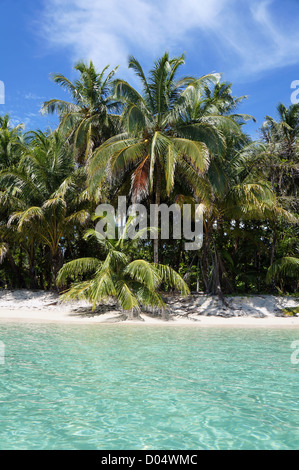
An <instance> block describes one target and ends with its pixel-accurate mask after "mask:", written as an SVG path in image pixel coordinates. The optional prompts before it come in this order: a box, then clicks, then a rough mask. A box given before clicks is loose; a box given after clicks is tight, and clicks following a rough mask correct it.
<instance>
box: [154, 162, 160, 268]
mask: <svg viewBox="0 0 299 470" xmlns="http://www.w3.org/2000/svg"><path fill="white" fill-rule="evenodd" d="M160 202H161V167H160V164H159V162H157V164H156V197H155V204H156V207H155V216H154V224H155V227H156V228H157V229H158V227H159V211H158V206H159V205H160ZM154 263H159V232H158V233H157V235H156V238H154Z"/></svg>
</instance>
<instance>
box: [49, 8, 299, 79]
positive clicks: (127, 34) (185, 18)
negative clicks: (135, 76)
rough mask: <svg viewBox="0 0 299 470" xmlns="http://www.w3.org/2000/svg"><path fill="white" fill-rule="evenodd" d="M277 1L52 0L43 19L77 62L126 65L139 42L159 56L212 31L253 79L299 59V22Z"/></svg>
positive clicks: (212, 44) (226, 56)
mask: <svg viewBox="0 0 299 470" xmlns="http://www.w3.org/2000/svg"><path fill="white" fill-rule="evenodd" d="M286 3H290V2H289V1H287V2H286ZM277 5H279V0H262V1H260V0H251V1H250V2H248V0H185V1H184V2H182V1H181V0H159V1H157V0H127V1H125V0H109V1H107V0H89V1H87V0H47V1H46V3H45V11H44V14H43V21H42V23H43V33H44V36H45V37H46V38H47V40H48V41H49V43H50V44H51V45H54V46H56V47H59V48H62V47H66V48H69V50H70V51H71V54H70V59H71V61H72V62H73V61H75V60H77V59H81V58H82V59H84V60H89V59H92V60H93V61H94V62H95V63H96V65H97V66H99V67H104V66H105V65H106V64H107V63H110V64H111V66H114V65H116V64H120V65H121V70H122V71H123V70H126V64H127V56H128V55H129V54H130V53H132V50H134V51H136V50H137V51H139V54H138V57H140V56H141V57H142V56H145V57H150V58H154V57H157V56H159V55H161V54H162V53H163V51H164V50H169V49H172V48H176V50H178V49H179V46H180V47H181V48H182V51H183V50H184V49H185V45H186V41H187V44H189V45H190V44H191V45H193V47H194V45H196V46H197V44H198V48H199V51H200V47H201V42H202V41H201V39H202V38H204V40H205V44H207V41H208V48H209V51H210V52H211V54H213V53H215V55H216V56H217V54H221V55H222V63H225V62H226V65H227V67H226V68H227V69H228V70H229V69H230V70H231V71H233V72H234V75H238V76H239V77H240V76H242V75H243V77H244V78H245V79H249V78H250V77H252V76H253V75H255V74H257V73H261V72H265V71H269V70H271V69H273V68H276V67H281V66H285V65H291V64H295V63H298V61H299V53H298V51H299V33H298V28H290V27H289V28H288V27H287V24H285V23H281V21H280V17H279V15H278V14H277V12H276V11H277ZM289 16H290V17H292V12H291V11H290V12H289ZM209 40H210V41H209ZM136 55H137V54H136ZM199 56H200V53H199ZM141 60H142V59H141Z"/></svg>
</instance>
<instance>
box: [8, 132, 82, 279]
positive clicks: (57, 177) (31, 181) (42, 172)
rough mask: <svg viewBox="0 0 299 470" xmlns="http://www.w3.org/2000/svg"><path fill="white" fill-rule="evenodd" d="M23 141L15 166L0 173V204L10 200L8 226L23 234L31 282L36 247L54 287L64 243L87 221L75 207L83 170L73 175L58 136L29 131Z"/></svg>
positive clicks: (69, 158)
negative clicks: (45, 253)
mask: <svg viewBox="0 0 299 470" xmlns="http://www.w3.org/2000/svg"><path fill="white" fill-rule="evenodd" d="M27 139H28V141H29V142H30V143H29V145H28V150H27V151H26V152H25V153H24V155H23V156H22V159H21V160H20V162H19V165H18V167H16V168H12V169H8V170H6V171H2V172H1V174H0V185H1V186H2V187H5V188H6V191H5V192H4V193H3V194H2V200H3V201H4V200H5V199H6V200H7V201H11V198H13V200H14V208H15V210H14V211H12V212H11V215H10V217H9V220H8V227H10V228H11V229H13V227H16V229H17V232H18V233H19V234H21V235H22V239H23V244H24V246H25V248H26V250H27V253H28V258H29V270H30V275H31V278H34V260H35V253H36V250H37V247H38V246H40V245H42V246H46V247H48V250H49V252H50V255H51V263H52V279H51V280H50V282H51V284H52V285H54V284H55V278H56V275H57V272H58V270H59V267H60V266H61V263H62V259H63V244H62V242H63V240H64V239H65V238H66V237H67V235H68V234H70V233H71V232H73V231H74V229H75V227H76V225H80V224H85V223H86V222H87V221H88V220H89V211H88V210H87V209H86V207H84V205H83V206H82V204H81V207H80V204H79V192H80V191H81V190H82V181H83V180H84V178H85V177H84V169H77V170H75V162H74V158H73V154H72V152H70V149H69V147H68V146H67V144H66V142H65V138H64V136H63V135H62V134H61V133H60V132H59V131H56V132H54V133H53V134H50V135H46V134H44V133H42V132H40V131H39V132H33V133H31V134H30V135H29V136H28V135H27Z"/></svg>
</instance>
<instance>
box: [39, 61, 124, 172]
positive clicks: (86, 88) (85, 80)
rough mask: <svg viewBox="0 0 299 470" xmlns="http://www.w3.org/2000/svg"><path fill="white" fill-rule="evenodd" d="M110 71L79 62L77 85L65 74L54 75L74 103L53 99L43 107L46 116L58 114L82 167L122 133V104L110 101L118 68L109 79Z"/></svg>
mask: <svg viewBox="0 0 299 470" xmlns="http://www.w3.org/2000/svg"><path fill="white" fill-rule="evenodd" d="M108 68H109V66H106V67H105V68H104V69H103V70H102V71H101V72H100V73H98V72H97V71H96V69H95V67H94V65H93V63H92V62H90V64H89V65H86V64H84V63H83V62H78V63H77V64H76V65H75V67H74V69H75V70H76V71H78V72H79V73H80V78H79V79H78V80H75V81H74V82H73V83H72V82H71V81H70V80H69V79H68V78H66V77H65V76H63V75H61V74H53V75H52V79H53V81H54V82H55V83H57V84H58V85H60V86H61V87H62V88H63V89H64V90H66V91H67V92H68V93H69V94H70V96H71V99H72V101H71V102H69V101H64V100H60V99H52V100H50V101H46V102H45V103H44V105H43V107H42V112H43V113H51V114H52V113H54V112H57V113H58V115H59V118H60V128H61V129H63V130H64V131H65V132H66V134H67V136H68V138H69V140H70V142H72V143H73V146H74V151H75V152H76V154H77V160H78V162H79V163H81V164H83V163H84V161H85V160H86V158H87V157H88V155H89V154H90V153H91V152H92V150H93V149H94V148H96V147H98V146H99V145H100V144H101V143H103V142H104V141H105V140H106V139H107V138H108V137H111V135H113V134H115V133H117V132H119V117H118V116H117V115H115V114H113V112H114V111H115V110H117V109H118V104H117V103H116V102H115V101H114V100H112V99H111V98H110V95H111V86H112V79H113V77H114V75H115V72H116V70H117V67H116V68H115V69H113V70H112V71H111V72H109V73H107V75H106V76H105V74H106V72H107V69H108Z"/></svg>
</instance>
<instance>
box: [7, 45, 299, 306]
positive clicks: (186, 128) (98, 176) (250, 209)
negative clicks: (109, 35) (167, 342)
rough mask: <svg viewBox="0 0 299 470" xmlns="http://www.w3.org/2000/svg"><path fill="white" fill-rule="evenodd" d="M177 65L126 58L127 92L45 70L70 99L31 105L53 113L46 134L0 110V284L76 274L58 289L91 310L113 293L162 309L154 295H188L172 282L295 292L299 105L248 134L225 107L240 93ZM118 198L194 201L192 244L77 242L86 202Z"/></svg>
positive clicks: (103, 81)
mask: <svg viewBox="0 0 299 470" xmlns="http://www.w3.org/2000/svg"><path fill="white" fill-rule="evenodd" d="M183 64H184V57H183V56H181V57H178V58H169V56H168V54H167V53H165V54H164V55H163V57H161V58H160V59H159V60H157V62H155V64H154V65H153V67H152V69H151V70H150V72H149V74H148V76H147V77H146V74H145V72H144V71H143V69H142V67H141V65H140V63H139V62H138V61H137V60H136V59H135V58H134V57H131V58H130V59H129V67H130V68H131V69H133V71H134V72H135V74H136V75H137V77H138V79H139V80H140V82H141V87H140V91H138V90H137V89H135V88H133V87H132V85H130V84H129V83H127V82H126V81H124V80H121V79H119V78H116V77H115V74H116V69H114V70H113V71H112V72H110V73H108V71H107V67H106V68H105V69H104V70H103V71H102V72H100V73H99V72H97V71H96V69H95V67H94V66H93V64H92V63H90V64H89V65H85V64H83V63H78V64H77V65H76V66H75V69H76V71H77V73H78V75H79V78H78V80H76V81H75V82H74V83H72V82H71V81H69V80H68V79H67V78H66V77H64V76H62V75H60V74H56V75H54V76H53V79H54V81H55V82H56V83H57V84H58V85H60V86H62V87H63V88H64V89H65V90H66V91H67V92H68V94H69V96H70V100H69V101H62V100H55V99H53V100H50V101H49V102H47V103H45V104H44V106H43V110H42V111H43V112H44V113H47V112H57V113H58V115H59V126H58V128H57V129H56V130H55V131H53V132H48V133H42V132H41V131H35V132H26V133H25V132H24V131H23V129H22V127H21V126H18V127H15V128H14V127H12V126H11V125H10V120H9V116H2V117H0V201H1V206H0V286H1V287H5V288H25V287H27V288H37V289H57V288H60V289H64V288H65V287H66V286H68V287H69V286H70V285H71V283H72V282H75V284H74V285H73V287H72V289H71V290H70V291H69V294H68V295H69V296H71V297H72V296H77V297H78V296H80V295H81V296H82V295H83V296H85V297H87V298H89V299H90V300H91V302H92V303H93V304H94V306H95V304H96V303H97V302H100V301H104V300H105V298H106V297H107V296H109V295H113V296H116V297H117V298H118V300H119V302H120V304H121V306H122V307H123V308H124V309H126V310H127V309H130V310H132V309H134V308H135V307H137V306H138V303H139V302H143V303H147V304H149V305H153V304H156V305H160V306H161V305H162V304H163V300H162V298H161V297H160V294H159V293H158V291H159V290H160V289H162V290H163V289H164V290H167V289H173V288H178V289H179V290H180V291H181V292H185V293H186V292H187V290H188V289H187V286H186V285H185V283H184V282H183V281H182V278H183V279H184V280H185V281H186V283H187V285H188V287H189V289H190V291H204V292H207V293H212V294H218V295H220V296H223V294H226V293H245V292H247V293H266V292H268V293H286V292H287V293H294V292H295V293H296V291H297V290H298V279H299V268H298V266H299V260H298V259H299V256H298V250H299V244H298V232H299V229H298V223H297V217H298V213H299V206H298V195H299V105H292V106H289V107H286V106H284V105H283V104H279V105H278V107H277V117H276V118H273V117H270V116H266V118H265V122H264V124H263V126H262V128H261V138H260V140H259V141H256V142H253V141H252V139H251V138H250V137H249V136H248V135H247V134H246V121H248V120H250V119H254V118H253V117H251V116H248V115H245V114H238V113H237V107H238V105H239V103H240V102H242V101H243V100H244V99H246V97H234V96H233V95H232V86H231V84H229V83H223V82H222V81H221V77H220V75H218V74H210V75H207V76H203V77H183V78H182V77H179V76H178V74H179V72H180V69H181V67H182V66H183ZM118 195H126V196H127V197H128V201H129V202H130V203H131V202H133V203H134V202H142V203H143V204H145V205H149V204H150V203H153V202H155V203H157V204H160V203H166V204H168V205H170V204H173V203H174V202H177V203H179V204H183V203H191V204H200V207H201V209H202V211H203V214H204V241H203V246H202V248H201V249H200V250H199V251H196V252H192V251H190V252H188V251H185V250H184V240H174V239H170V240H169V241H166V240H161V239H159V237H158V238H157V239H155V240H150V241H149V240H144V239H138V240H135V241H134V248H132V247H131V245H130V243H129V242H128V240H127V241H126V240H119V241H111V240H110V241H109V240H106V242H101V241H99V240H97V239H96V237H90V236H87V237H86V233H88V234H90V233H91V230H92V229H94V226H95V220H94V214H95V210H96V207H97V205H98V204H100V203H107V202H109V203H110V204H112V205H116V204H117V196H118ZM155 217H156V220H158V213H157V214H155ZM158 263H161V264H160V265H158ZM61 268H62V269H61ZM175 271H176V272H177V273H179V274H180V275H181V276H182V278H181V277H180V276H178V275H177V274H176V272H175ZM58 273H59V274H58ZM82 289H83V291H82ZM77 294H78V295H77ZM153 299H154V300H153Z"/></svg>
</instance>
